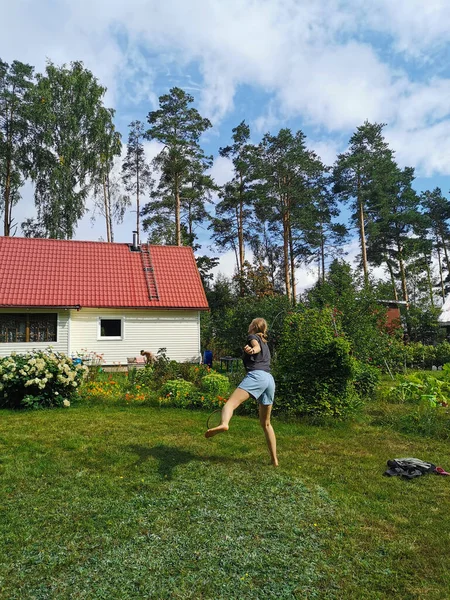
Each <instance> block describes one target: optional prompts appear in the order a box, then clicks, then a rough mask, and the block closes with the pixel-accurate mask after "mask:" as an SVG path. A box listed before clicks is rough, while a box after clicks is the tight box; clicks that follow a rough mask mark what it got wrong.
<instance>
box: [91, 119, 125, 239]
mask: <svg viewBox="0 0 450 600" xmlns="http://www.w3.org/2000/svg"><path fill="white" fill-rule="evenodd" d="M113 116H114V111H113V110H112V109H107V108H101V109H100V111H99V118H98V120H97V122H96V125H97V126H98V128H99V131H98V133H97V143H96V146H97V161H98V162H97V168H96V170H95V174H94V177H93V184H94V198H95V206H96V208H98V209H99V211H100V214H101V215H102V216H103V217H104V218H105V223H106V239H107V241H108V242H113V241H114V232H113V223H114V221H116V222H119V223H120V222H121V221H122V220H123V216H124V213H125V210H126V207H127V206H129V204H130V201H129V199H128V197H127V196H126V195H124V194H123V193H122V190H121V189H120V185H119V182H118V180H117V177H115V176H114V174H113V169H114V165H115V159H116V157H117V156H119V155H120V152H121V149H122V142H121V136H120V133H119V132H118V131H116V129H115V126H114V123H113ZM94 218H95V217H94Z"/></svg>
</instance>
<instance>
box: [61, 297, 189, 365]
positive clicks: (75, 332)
mask: <svg viewBox="0 0 450 600" xmlns="http://www.w3.org/2000/svg"><path fill="white" fill-rule="evenodd" d="M100 317H102V318H107V317H117V318H122V319H123V339H122V340H113V339H111V340H108V339H98V321H99V318H100ZM70 321H71V323H70V353H72V354H73V353H75V352H81V351H83V350H87V351H88V352H91V351H95V352H97V353H98V354H103V358H104V361H105V364H107V365H113V364H117V363H120V364H126V362H127V358H128V357H132V356H139V352H140V351H141V350H149V351H150V352H153V353H154V354H156V352H157V351H158V350H159V349H160V348H167V356H168V357H169V358H170V359H171V360H177V361H180V362H183V361H185V360H190V361H193V362H194V361H199V360H200V356H201V354H200V314H199V312H198V311H181V310H180V311H178V310H170V311H153V310H152V311H150V310H115V309H105V310H102V309H89V308H82V309H81V310H79V311H76V310H72V311H71V319H70Z"/></svg>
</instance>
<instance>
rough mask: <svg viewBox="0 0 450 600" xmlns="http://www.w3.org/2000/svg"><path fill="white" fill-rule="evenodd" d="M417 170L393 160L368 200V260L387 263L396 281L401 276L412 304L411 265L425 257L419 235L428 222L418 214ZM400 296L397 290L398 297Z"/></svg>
mask: <svg viewBox="0 0 450 600" xmlns="http://www.w3.org/2000/svg"><path fill="white" fill-rule="evenodd" d="M413 180H414V169H412V168H410V167H406V168H405V169H400V168H399V167H398V166H397V165H396V163H395V162H394V160H393V159H391V160H390V161H389V162H386V164H385V165H384V176H383V177H381V175H380V173H378V179H377V181H376V182H375V183H374V189H373V193H372V194H371V196H370V198H369V199H368V201H367V205H366V208H367V213H368V214H369V216H370V218H369V225H368V228H367V234H368V236H367V242H368V257H369V259H370V260H371V261H373V262H374V263H375V264H382V263H385V264H386V265H387V266H388V269H389V270H390V272H391V277H392V279H394V269H395V270H396V271H397V272H398V273H399V276H400V285H401V290H402V297H403V300H404V301H405V302H407V303H408V301H409V295H408V285H407V263H408V261H411V260H415V259H417V257H418V256H419V255H421V254H422V252H423V248H422V240H421V238H420V237H419V236H418V235H417V232H418V231H419V230H420V228H421V227H423V224H424V219H423V216H422V215H421V213H420V212H419V211H418V208H417V207H418V199H417V194H416V192H415V191H414V189H413V188H412V182H413ZM395 294H396V291H395V288H394V295H395Z"/></svg>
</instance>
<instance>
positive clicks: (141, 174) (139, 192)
mask: <svg viewBox="0 0 450 600" xmlns="http://www.w3.org/2000/svg"><path fill="white" fill-rule="evenodd" d="M129 127H130V133H129V136H128V146H127V154H126V156H125V159H124V161H123V164H122V180H123V183H124V185H125V189H126V190H127V192H129V193H130V194H132V195H133V196H134V197H135V198H136V231H137V239H138V243H139V240H140V229H141V227H140V217H141V199H142V196H143V195H144V194H145V193H146V192H149V191H150V190H151V189H152V186H153V179H152V175H151V170H150V166H149V165H148V163H147V160H146V157H145V151H144V144H143V140H144V134H145V131H144V124H143V123H141V121H133V122H132V123H130V125H129Z"/></svg>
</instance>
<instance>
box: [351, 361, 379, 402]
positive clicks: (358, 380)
mask: <svg viewBox="0 0 450 600" xmlns="http://www.w3.org/2000/svg"><path fill="white" fill-rule="evenodd" d="M379 382H380V371H379V369H377V368H376V367H372V366H371V365H366V364H364V363H362V362H358V361H357V362H356V364H355V371H354V379H353V383H354V386H355V389H356V391H357V392H358V394H359V396H360V397H361V398H370V397H372V396H373V394H374V393H375V390H376V388H377V386H378V384H379Z"/></svg>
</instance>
